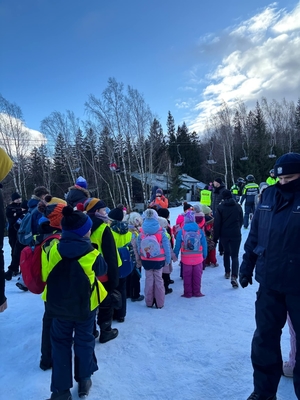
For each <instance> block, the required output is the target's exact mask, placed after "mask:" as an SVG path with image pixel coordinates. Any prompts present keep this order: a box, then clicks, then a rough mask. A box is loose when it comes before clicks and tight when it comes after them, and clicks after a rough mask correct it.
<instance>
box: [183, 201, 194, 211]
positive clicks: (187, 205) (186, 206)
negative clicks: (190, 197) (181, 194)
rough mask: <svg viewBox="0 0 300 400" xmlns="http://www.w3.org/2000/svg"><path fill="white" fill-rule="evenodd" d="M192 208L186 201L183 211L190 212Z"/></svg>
mask: <svg viewBox="0 0 300 400" xmlns="http://www.w3.org/2000/svg"><path fill="white" fill-rule="evenodd" d="M190 208H191V209H193V206H192V205H191V204H189V203H187V202H186V201H185V202H184V203H183V211H186V210H189V209H190Z"/></svg>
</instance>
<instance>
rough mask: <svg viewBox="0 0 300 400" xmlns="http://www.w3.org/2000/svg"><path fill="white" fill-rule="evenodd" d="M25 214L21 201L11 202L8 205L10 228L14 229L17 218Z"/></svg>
mask: <svg viewBox="0 0 300 400" xmlns="http://www.w3.org/2000/svg"><path fill="white" fill-rule="evenodd" d="M22 215H23V211H22V208H21V203H10V204H8V206H7V207H6V218H7V221H8V225H9V228H10V229H14V225H15V223H16V222H17V220H18V219H19V218H20V217H21V216H22Z"/></svg>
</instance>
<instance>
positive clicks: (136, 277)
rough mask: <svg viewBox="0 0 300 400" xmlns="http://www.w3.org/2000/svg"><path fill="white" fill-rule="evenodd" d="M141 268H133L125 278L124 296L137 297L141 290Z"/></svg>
mask: <svg viewBox="0 0 300 400" xmlns="http://www.w3.org/2000/svg"><path fill="white" fill-rule="evenodd" d="M140 279H141V268H136V267H135V268H134V269H133V271H132V272H131V274H130V275H129V276H127V280H126V297H127V298H130V299H138V298H139V297H140V291H141V284H140Z"/></svg>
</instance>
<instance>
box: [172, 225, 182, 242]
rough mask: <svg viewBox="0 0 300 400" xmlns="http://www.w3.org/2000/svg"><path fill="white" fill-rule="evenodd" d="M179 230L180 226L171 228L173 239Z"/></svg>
mask: <svg viewBox="0 0 300 400" xmlns="http://www.w3.org/2000/svg"><path fill="white" fill-rule="evenodd" d="M180 229H181V226H180V224H176V225H174V226H173V228H172V233H173V236H174V239H176V235H177V233H178V232H179V231H180Z"/></svg>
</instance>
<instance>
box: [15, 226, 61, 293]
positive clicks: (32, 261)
mask: <svg viewBox="0 0 300 400" xmlns="http://www.w3.org/2000/svg"><path fill="white" fill-rule="evenodd" d="M60 237H61V234H60V233H54V234H53V235H50V236H48V237H47V238H46V239H45V240H43V241H42V242H41V243H39V244H37V245H35V246H26V247H24V249H23V250H22V251H21V257H20V268H21V272H22V277H23V280H24V283H25V285H26V286H27V288H28V290H30V292H32V293H34V294H41V293H42V292H43V290H44V288H45V286H46V283H45V282H43V281H42V263H41V258H42V251H43V248H44V246H46V245H47V244H49V243H50V242H51V241H52V239H60Z"/></svg>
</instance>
